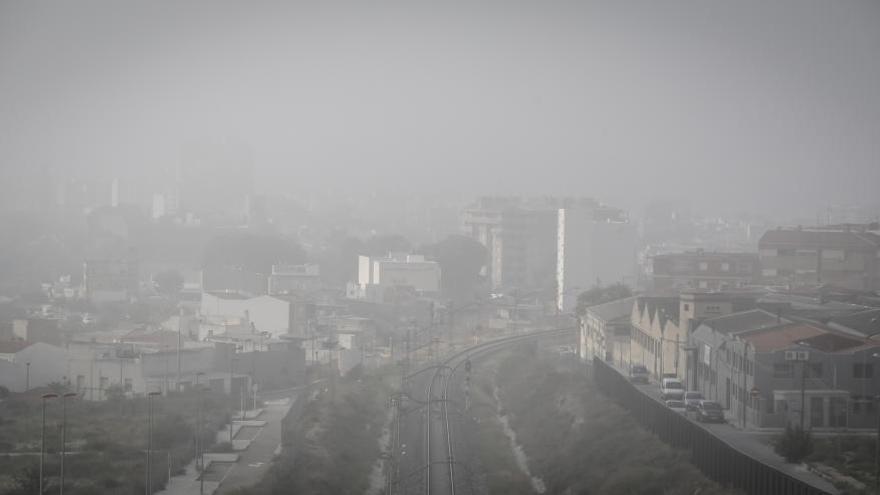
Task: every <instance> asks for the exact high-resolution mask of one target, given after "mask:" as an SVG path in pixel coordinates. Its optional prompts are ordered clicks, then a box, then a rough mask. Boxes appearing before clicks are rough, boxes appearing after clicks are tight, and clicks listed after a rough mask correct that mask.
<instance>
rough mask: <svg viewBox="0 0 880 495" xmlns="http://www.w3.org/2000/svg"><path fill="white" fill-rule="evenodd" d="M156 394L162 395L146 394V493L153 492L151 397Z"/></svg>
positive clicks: (148, 494) (149, 494) (160, 393)
mask: <svg viewBox="0 0 880 495" xmlns="http://www.w3.org/2000/svg"><path fill="white" fill-rule="evenodd" d="M157 395H162V392H149V393H148V394H147V484H146V492H147V495H151V494H152V493H153V397H155V396H157Z"/></svg>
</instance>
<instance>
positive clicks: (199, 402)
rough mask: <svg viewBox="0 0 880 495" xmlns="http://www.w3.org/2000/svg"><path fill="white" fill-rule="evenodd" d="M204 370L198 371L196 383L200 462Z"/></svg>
mask: <svg viewBox="0 0 880 495" xmlns="http://www.w3.org/2000/svg"><path fill="white" fill-rule="evenodd" d="M204 374H205V372H204V371H199V372H198V373H196V384H195V387H194V389H195V392H196V426H195V434H196V439H195V440H196V441H195V447H196V459H197V461H198V462H199V463H201V457H200V456H199V453H200V452H201V451H202V450H201V447H202V389H201V387H200V386H199V378H200V377H202V376H204ZM202 467H203V466H199V469H202Z"/></svg>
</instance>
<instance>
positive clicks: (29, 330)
mask: <svg viewBox="0 0 880 495" xmlns="http://www.w3.org/2000/svg"><path fill="white" fill-rule="evenodd" d="M12 338H13V339H17V340H22V341H25V342H29V343H32V344H33V343H36V342H43V343H45V344H50V345H54V346H60V345H61V344H62V343H63V342H62V340H63V339H62V338H61V329H59V328H58V320H54V319H46V318H26V319H17V320H12Z"/></svg>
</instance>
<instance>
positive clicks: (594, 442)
mask: <svg viewBox="0 0 880 495" xmlns="http://www.w3.org/2000/svg"><path fill="white" fill-rule="evenodd" d="M497 383H498V385H499V386H500V388H501V399H502V401H503V403H504V405H505V407H506V408H507V412H508V413H509V414H510V416H511V417H512V424H513V427H514V428H515V430H516V431H517V434H518V440H519V442H520V443H521V444H522V445H523V446H524V448H525V451H526V453H527V454H528V456H529V458H530V459H531V461H530V466H531V469H532V471H533V472H535V473H536V474H537V475H539V476H541V477H542V478H543V479H544V481H545V483H546V484H547V492H548V493H583V494H605V493H608V494H646V495H647V494H658V493H659V494H682V495H684V494H694V493H700V494H701V495H710V494H726V493H732V492H729V491H727V490H725V489H723V488H721V487H719V486H718V485H717V484H715V483H714V482H712V481H710V480H708V479H707V478H705V477H704V476H703V475H702V473H700V472H699V471H698V470H697V469H696V468H695V467H694V466H693V465H692V464H690V463H689V462H688V461H687V459H686V456H685V455H684V454H683V453H682V452H679V451H676V450H674V449H672V448H671V447H669V446H667V445H666V444H664V443H663V442H661V441H660V440H659V439H657V438H656V437H654V436H653V435H651V434H650V433H648V432H646V431H644V430H643V429H642V428H640V427H639V426H638V424H637V423H636V422H635V420H634V419H633V418H631V417H630V416H629V415H628V413H627V412H626V411H625V410H624V409H622V408H621V407H620V406H618V405H616V404H614V403H612V402H611V401H608V400H607V399H605V398H603V397H602V396H601V395H599V393H598V392H597V390H596V389H595V388H594V387H593V386H592V384H591V383H590V382H589V380H588V379H587V378H586V377H585V376H584V375H583V374H581V373H577V372H573V371H561V370H558V369H556V367H555V366H554V364H553V362H552V361H549V360H546V359H542V358H540V357H539V356H538V354H537V353H536V352H535V351H534V350H533V349H532V348H523V349H518V350H517V351H515V352H513V353H512V354H510V355H508V356H507V357H506V358H505V359H504V360H503V361H502V362H501V365H500V367H499V370H498V374H497Z"/></svg>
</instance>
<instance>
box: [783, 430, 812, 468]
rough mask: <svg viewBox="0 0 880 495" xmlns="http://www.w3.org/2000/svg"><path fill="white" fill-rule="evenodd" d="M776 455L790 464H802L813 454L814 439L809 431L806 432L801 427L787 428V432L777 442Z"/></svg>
mask: <svg viewBox="0 0 880 495" xmlns="http://www.w3.org/2000/svg"><path fill="white" fill-rule="evenodd" d="M775 449H776V453H777V454H779V455H781V456H782V457H784V458H785V460H786V461H788V462H801V461H803V460H804V458H806V457H807V456H808V455H810V454H811V453H812V452H813V437H812V435H810V432H809V431H805V430H804V429H803V428H802V427H801V426H800V425H796V426H794V427H792V426H791V424H789V425H787V426H786V427H785V432H784V433H783V434H782V436H781V437H780V438H779V439H778V440H777V441H776V445H775Z"/></svg>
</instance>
